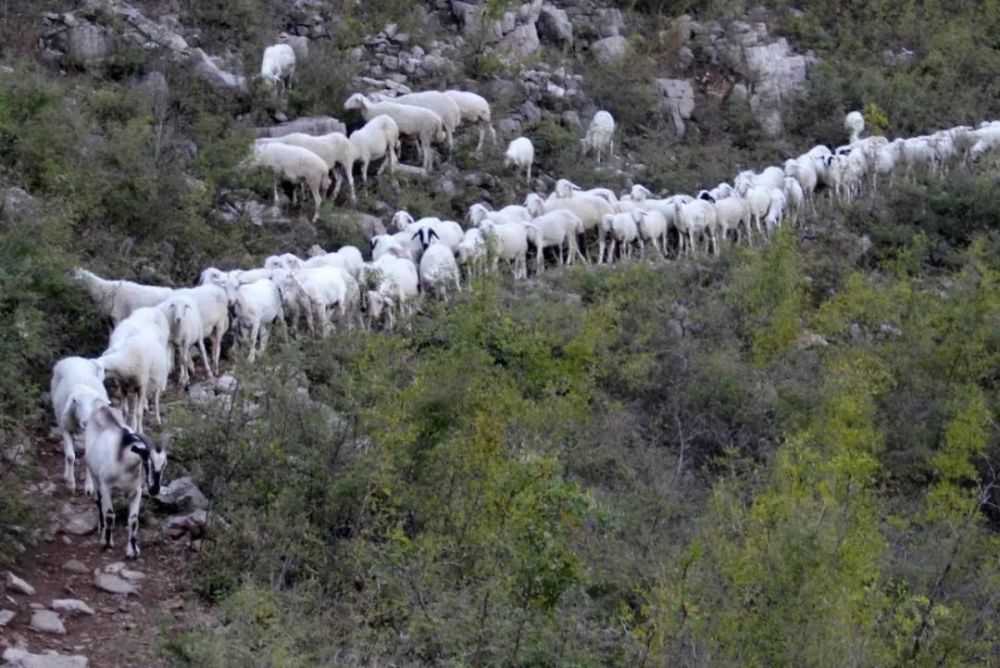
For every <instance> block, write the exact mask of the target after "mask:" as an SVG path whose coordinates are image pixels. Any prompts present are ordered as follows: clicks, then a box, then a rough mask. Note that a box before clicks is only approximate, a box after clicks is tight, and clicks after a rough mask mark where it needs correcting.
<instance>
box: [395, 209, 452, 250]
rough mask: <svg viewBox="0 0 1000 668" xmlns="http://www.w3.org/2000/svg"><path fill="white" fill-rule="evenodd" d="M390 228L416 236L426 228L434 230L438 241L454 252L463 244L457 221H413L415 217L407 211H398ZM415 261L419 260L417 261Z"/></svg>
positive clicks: (435, 219) (429, 218)
mask: <svg viewBox="0 0 1000 668" xmlns="http://www.w3.org/2000/svg"><path fill="white" fill-rule="evenodd" d="M389 227H390V228H391V229H394V230H398V231H399V232H409V233H410V234H413V235H416V234H417V232H419V230H420V229H421V228H424V227H427V228H430V229H433V230H434V232H435V233H436V234H437V237H438V239H440V240H441V243H443V244H445V245H446V246H448V248H450V249H451V250H452V252H455V251H457V250H458V244H460V243H461V242H462V237H463V236H464V232H463V231H462V226H461V225H459V224H458V223H456V222H455V221H452V220H441V219H440V218H435V217H426V218H421V219H420V220H413V216H411V215H410V214H409V213H408V212H406V211H397V212H396V213H395V214H394V215H393V217H392V221H391V223H390V224H389ZM424 248H426V246H424ZM421 250H423V249H421ZM415 261H419V260H418V259H416V260H415Z"/></svg>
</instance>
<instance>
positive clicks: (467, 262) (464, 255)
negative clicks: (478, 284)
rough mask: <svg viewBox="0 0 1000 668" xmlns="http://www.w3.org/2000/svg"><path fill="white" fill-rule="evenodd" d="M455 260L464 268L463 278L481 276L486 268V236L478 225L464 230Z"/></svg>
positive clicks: (468, 279)
mask: <svg viewBox="0 0 1000 668" xmlns="http://www.w3.org/2000/svg"><path fill="white" fill-rule="evenodd" d="M455 259H456V261H457V262H458V266H459V267H460V268H464V269H465V280H466V282H471V281H472V279H473V278H475V277H477V276H481V275H482V274H483V273H484V272H485V270H486V238H485V237H483V232H482V230H480V229H479V228H478V227H473V228H472V229H468V230H466V231H465V235H464V237H463V238H462V243H460V244H459V245H458V253H457V254H456V258H455Z"/></svg>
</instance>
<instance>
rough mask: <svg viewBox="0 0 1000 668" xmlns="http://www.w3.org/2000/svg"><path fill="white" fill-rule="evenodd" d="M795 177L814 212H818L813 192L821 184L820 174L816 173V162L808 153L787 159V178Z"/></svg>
mask: <svg viewBox="0 0 1000 668" xmlns="http://www.w3.org/2000/svg"><path fill="white" fill-rule="evenodd" d="M789 177H791V178H793V179H795V180H796V181H797V182H798V184H799V188H800V189H801V190H802V194H803V196H804V197H805V199H806V200H807V201H808V202H809V205H810V207H811V208H812V212H813V213H814V214H815V213H816V204H815V203H814V201H813V193H814V192H815V191H816V186H817V185H818V184H819V176H818V175H817V174H816V163H815V162H814V161H813V159H812V158H811V157H809V156H808V155H800V156H799V157H798V158H795V159H794V160H786V161H785V178H789Z"/></svg>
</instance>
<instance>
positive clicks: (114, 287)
mask: <svg viewBox="0 0 1000 668" xmlns="http://www.w3.org/2000/svg"><path fill="white" fill-rule="evenodd" d="M73 278H75V279H76V280H78V281H80V282H81V283H82V284H83V288H84V289H85V290H86V291H87V293H88V294H89V295H90V297H91V299H93V300H94V301H95V302H96V303H97V308H98V310H99V311H101V313H103V314H104V315H106V316H108V317H110V318H111V322H112V324H115V325H117V324H118V323H119V322H121V321H122V320H124V319H125V318H127V317H128V316H129V315H131V314H132V311H134V310H136V309H137V308H140V307H143V306H156V305H157V304H159V303H160V302H161V301H163V300H164V299H166V298H167V297H169V296H170V293H171V289H170V288H162V287H158V286H154V285H142V284H141V283H133V282H132V281H109V280H107V279H103V278H101V277H100V276H98V275H96V274H93V273H91V272H89V271H87V270H86V269H80V268H77V269H74V270H73Z"/></svg>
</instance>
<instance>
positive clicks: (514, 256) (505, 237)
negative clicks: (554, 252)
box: [479, 220, 537, 279]
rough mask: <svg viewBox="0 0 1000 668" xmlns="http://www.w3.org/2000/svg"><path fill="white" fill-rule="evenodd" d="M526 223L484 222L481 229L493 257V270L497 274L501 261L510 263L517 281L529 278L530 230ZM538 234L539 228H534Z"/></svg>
mask: <svg viewBox="0 0 1000 668" xmlns="http://www.w3.org/2000/svg"><path fill="white" fill-rule="evenodd" d="M529 227H530V226H529V225H528V224H525V223H500V224H497V223H494V222H493V221H492V220H484V221H483V222H482V223H481V224H480V226H479V229H481V230H482V231H483V237H484V238H485V239H486V247H487V248H488V249H489V250H488V253H489V255H490V257H492V263H491V269H492V270H493V271H494V272H496V271H497V267H498V264H499V261H500V260H506V261H509V262H510V263H511V265H512V270H511V271H512V273H513V275H514V278H515V279H518V278H527V277H528V267H527V254H528V231H529V230H528V228H529ZM531 229H532V230H535V232H536V233H537V228H534V227H532V228H531Z"/></svg>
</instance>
